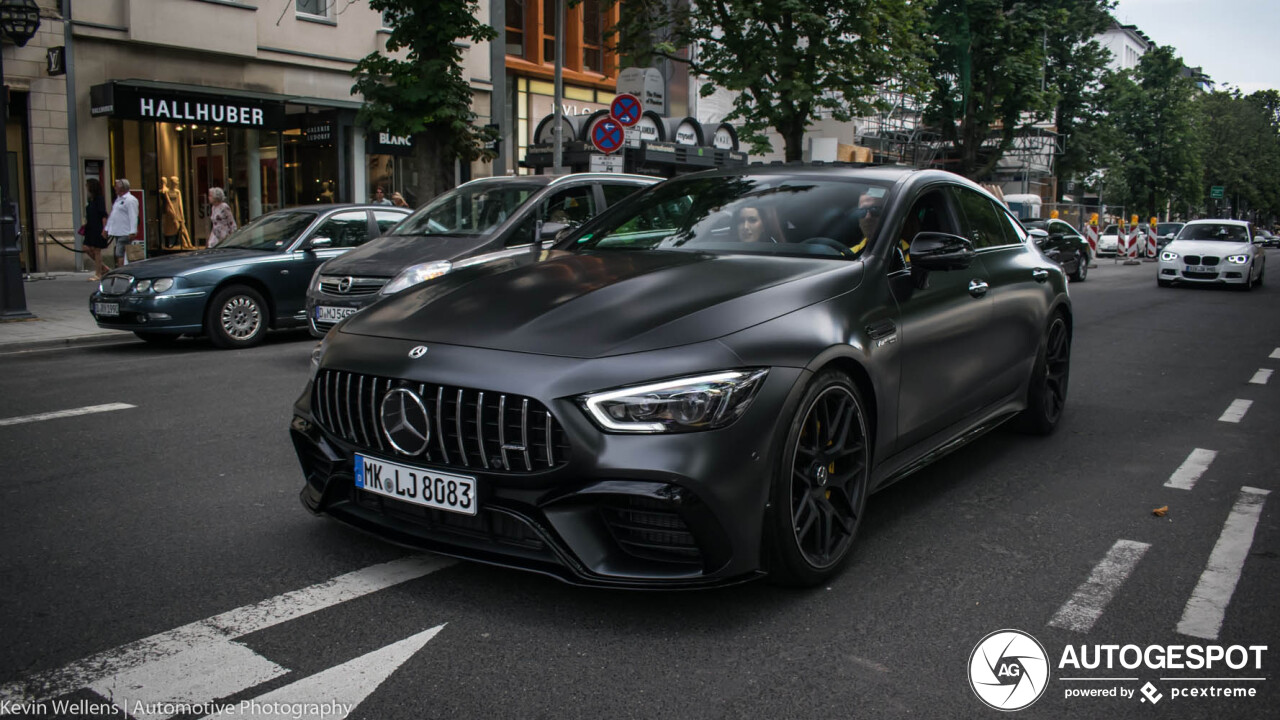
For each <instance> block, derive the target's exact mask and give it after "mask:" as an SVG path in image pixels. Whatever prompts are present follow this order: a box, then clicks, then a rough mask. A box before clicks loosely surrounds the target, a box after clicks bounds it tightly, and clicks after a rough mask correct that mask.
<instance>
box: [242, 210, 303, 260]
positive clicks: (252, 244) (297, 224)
mask: <svg viewBox="0 0 1280 720" xmlns="http://www.w3.org/2000/svg"><path fill="white" fill-rule="evenodd" d="M315 219H316V213H314V212H312V211H308V210H287V211H284V212H274V213H268V214H266V215H263V216H262V217H259V218H258V219H256V220H254V221H253V222H251V223H249V224H247V225H245V226H244V227H242V228H240V229H239V230H236V231H235V232H233V233H231V234H230V235H228V236H227V239H226V240H223V241H222V242H220V243H218V247H219V248H220V249H221V248H245V249H248V250H272V251H276V250H285V249H287V248H288V247H289V246H290V245H292V244H293V241H294V240H295V239H296V238H297V237H298V235H300V234H301V233H302V231H303V230H306V229H307V226H308V225H310V224H311V221H312V220H315Z"/></svg>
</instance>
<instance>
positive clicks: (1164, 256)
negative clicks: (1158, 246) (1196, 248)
mask: <svg viewBox="0 0 1280 720" xmlns="http://www.w3.org/2000/svg"><path fill="white" fill-rule="evenodd" d="M1160 259H1161V260H1163V261H1165V262H1173V261H1174V260H1177V259H1178V253H1176V252H1169V251H1168V250H1165V251H1164V252H1162V253H1160Z"/></svg>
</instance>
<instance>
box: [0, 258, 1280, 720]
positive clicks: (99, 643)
mask: <svg viewBox="0 0 1280 720" xmlns="http://www.w3.org/2000/svg"><path fill="white" fill-rule="evenodd" d="M1270 259H1271V260H1272V261H1273V262H1275V261H1280V255H1276V254H1275V253H1272V257H1271V258H1270ZM1276 272H1280V268H1273V274H1272V278H1274V279H1275V282H1276V283H1277V285H1276V286H1274V287H1273V286H1271V285H1267V286H1264V287H1261V288H1258V289H1257V290H1255V291H1254V292H1252V293H1239V292H1230V291H1223V290H1214V289H1206V290H1202V289H1159V288H1157V287H1156V284H1155V282H1154V267H1153V266H1152V265H1151V264H1144V265H1142V266H1140V267H1126V266H1123V265H1115V264H1113V263H1112V262H1111V261H1110V260H1103V261H1102V262H1101V263H1100V266H1099V267H1098V268H1097V269H1096V270H1094V271H1092V272H1091V274H1090V275H1089V279H1088V281H1087V282H1085V283H1079V284H1073V286H1072V288H1071V294H1072V299H1073V301H1074V304H1075V316H1076V317H1075V339H1074V347H1073V353H1072V368H1071V384H1070V393H1069V400H1068V410H1067V414H1066V416H1065V418H1064V419H1063V422H1062V424H1061V425H1060V426H1059V428H1058V430H1057V432H1056V433H1055V434H1054V435H1052V436H1051V437H1048V438H1027V437H1023V436H1019V435H1015V434H1013V433H1011V432H1004V431H998V432H996V433H993V434H991V435H989V436H987V437H985V438H983V439H982V440H980V441H978V442H977V443H975V444H973V445H970V446H969V447H967V448H965V449H963V450H961V451H959V452H957V453H956V454H954V455H952V456H950V457H948V458H946V459H944V460H942V461H941V462H939V463H937V464H935V465H934V466H932V467H930V468H928V469H926V470H925V471H922V472H920V473H918V474H917V475H915V476H913V477H911V478H909V479H907V480H905V481H903V482H901V483H899V484H897V485H895V486H893V487H892V488H890V489H888V490H886V491H884V492H882V493H880V494H878V495H876V496H874V497H873V498H872V499H871V501H870V504H869V512H870V515H869V517H868V521H867V523H866V524H864V527H863V530H862V535H861V538H860V542H859V545H858V546H857V548H856V551H855V553H854V556H853V557H852V559H851V562H850V563H849V564H848V566H847V568H846V570H845V571H844V572H843V573H842V574H841V575H840V576H839V577H838V578H837V579H836V580H835V581H834V582H832V583H831V585H830V586H829V587H825V588H819V589H816V590H812V591H795V590H786V589H780V588H776V587H772V586H770V585H768V584H766V583H763V582H759V583H753V584H749V585H745V586H739V587H735V588H729V589H723V590H715V591H705V592H684V593H670V594H658V593H636V592H612V591H599V590H583V589H578V588H572V587H568V586H565V585H562V584H560V583H558V582H556V581H554V580H551V579H547V578H543V577H540V576H534V575H527V574H523V573H518V572H515V571H509V570H501V569H495V568H489V567H485V566H480V565H474V564H469V563H454V562H441V561H438V560H436V559H434V558H432V557H431V556H425V557H421V556H414V555H412V554H409V553H406V552H405V551H403V550H401V549H398V548H394V547H391V546H388V545H385V544H383V543H380V542H378V541H376V540H373V539H370V538H367V537H365V536H363V535H360V534H358V533H356V532H354V531H351V530H349V529H346V528H345V527H343V526H340V525H338V524H336V523H333V522H329V521H327V520H323V519H318V518H315V517H312V516H311V515H309V514H308V513H307V512H305V511H304V510H303V508H302V507H301V505H300V504H299V502H298V499H297V493H298V490H299V489H300V487H301V476H300V472H299V470H298V467H297V463H296V460H295V459H294V455H293V450H292V447H291V445H290V443H289V439H288V434H287V426H288V422H289V418H290V406H291V404H292V401H293V400H294V399H295V397H296V396H297V394H298V393H299V392H300V391H301V390H302V388H303V385H304V384H305V381H306V374H307V367H308V359H309V353H310V349H311V346H312V343H311V342H310V341H309V340H307V339H306V338H304V337H303V336H301V335H298V334H282V335H278V336H276V337H273V338H272V340H271V342H269V343H268V344H267V345H265V346H263V347H260V348H256V349H252V350H246V351H229V352H223V351H215V350H213V349H211V347H210V346H209V345H207V344H206V343H203V342H198V341H187V342H184V343H181V344H179V345H178V346H177V347H175V348H155V347H151V346H147V345H144V344H142V343H128V344H122V345H114V346H101V347H93V348H83V349H67V350H58V351H43V352H31V353H19V354H9V355H3V356H0V543H2V545H3V548H4V552H3V554H2V555H0V578H3V583H4V587H5V592H3V593H0V618H3V619H2V620H0V628H3V633H2V636H3V642H0V684H2V685H0V701H4V702H5V703H8V704H7V705H5V706H4V707H0V711H5V710H7V711H8V712H26V711H37V712H39V711H43V714H44V715H46V716H53V715H59V714H61V715H62V716H68V717H69V716H71V715H73V714H75V710H74V709H73V710H65V709H64V710H63V711H62V712H61V713H60V712H59V711H58V710H57V709H55V708H54V706H53V705H51V698H55V697H60V698H62V699H63V700H77V701H80V702H81V703H82V704H81V705H79V706H73V708H75V709H78V710H83V711H86V712H85V713H81V714H80V715H79V716H85V715H86V714H87V715H88V716H99V717H122V715H120V714H118V713H115V714H113V712H114V711H109V710H104V709H103V707H105V706H103V707H99V706H97V705H94V703H100V702H101V699H102V698H104V697H105V698H112V699H115V700H116V701H117V702H122V703H125V704H127V705H128V707H127V710H128V711H129V712H130V714H132V715H134V716H135V717H144V716H145V717H166V716H168V715H172V714H174V713H173V712H172V711H173V710H175V709H176V710H183V709H184V708H182V707H179V708H164V707H146V706H142V707H138V706H135V705H133V704H132V703H133V702H134V701H135V700H136V699H137V698H160V697H185V698H190V699H193V701H194V700H199V699H204V700H211V699H215V698H220V699H223V700H226V701H227V702H229V703H238V702H240V701H247V700H250V699H255V698H267V699H276V700H279V699H292V700H294V701H301V702H312V701H314V702H320V701H323V700H326V699H338V698H346V699H348V700H352V701H354V702H357V703H358V707H357V708H356V709H355V711H354V712H353V713H352V715H351V716H352V717H359V718H379V719H382V718H406V719H408V718H415V719H416V718H435V717H441V718H445V717H448V718H472V717H484V718H599V717H610V718H616V717H624V718H629V717H643V718H650V717H676V718H814V717H849V718H852V717H890V718H905V717H926V718H929V717H998V716H1000V715H1001V713H999V712H998V711H996V710H994V709H991V708H989V707H987V706H986V705H984V704H983V703H982V702H980V701H979V699H978V698H977V696H976V695H975V692H974V691H973V690H972V689H971V687H970V682H969V676H970V673H969V667H970V655H971V653H973V652H974V649H975V646H976V645H977V644H978V643H979V641H981V640H983V638H984V637H985V636H987V635H988V634H990V633H992V632H994V631H997V630H1001V629H1005V628H1015V629H1019V630H1022V631H1024V632H1026V633H1029V634H1030V635H1032V636H1033V637H1034V638H1035V639H1037V640H1038V641H1039V643H1040V644H1041V645H1042V646H1043V648H1044V651H1045V652H1046V654H1047V657H1048V666H1049V667H1050V677H1049V679H1048V680H1047V681H1045V683H1044V685H1045V688H1046V689H1045V691H1044V693H1043V695H1042V696H1041V697H1040V698H1039V700H1038V701H1037V702H1036V703H1035V704H1034V705H1031V706H1030V707H1029V708H1027V709H1025V710H1021V711H1020V712H1017V713H1014V714H1015V715H1017V716H1024V717H1029V718H1031V717H1035V718H1040V717H1079V718H1092V717H1118V718H1130V717H1132V718H1146V717H1162V718H1168V717H1176V718H1198V717H1204V718H1209V717H1213V718H1227V717H1264V716H1267V717H1273V716H1274V715H1272V714H1271V713H1273V712H1274V707H1275V705H1276V703H1277V701H1278V700H1280V687H1278V685H1280V679H1277V677H1276V673H1275V668H1276V667H1277V662H1278V661H1277V653H1280V612H1277V610H1278V609H1280V563H1278V559H1280V554H1278V553H1280V521H1278V518H1280V511H1278V510H1277V506H1278V505H1280V493H1274V492H1273V494H1272V495H1271V496H1269V497H1268V496H1265V495H1262V494H1259V493H1256V492H1251V491H1248V490H1243V491H1242V488H1254V489H1258V490H1262V491H1275V490H1277V489H1280V478H1278V477H1277V470H1276V469H1277V467H1280V443H1278V442H1276V440H1275V428H1277V427H1280V422H1278V421H1280V388H1278V387H1277V385H1280V378H1271V379H1269V381H1268V382H1266V383H1265V384H1262V383H1259V382H1250V381H1251V380H1253V379H1260V378H1258V377H1257V376H1258V371H1259V370H1263V369H1280V352H1278V351H1277V348H1278V347H1280V303H1278V302H1277V298H1280V275H1276V274H1274V273H1276ZM1273 353H1275V354H1276V357H1271V356H1272V354H1273ZM1264 374H1265V373H1264ZM1236 400H1247V401H1252V404H1251V405H1250V406H1249V407H1248V409H1247V410H1246V411H1245V413H1244V415H1243V417H1242V418H1240V420H1239V422H1227V421H1223V420H1220V419H1219V418H1220V416H1222V415H1223V414H1224V412H1225V411H1227V410H1228V407H1229V406H1232V405H1233V403H1234V401H1236ZM108 403H127V404H130V405H133V406H134V407H132V408H128V409H121V410H114V411H106V412H98V413H93V414H82V415H75V416H70V417H59V418H53V419H46V420H40V421H31V422H20V423H8V424H6V423H5V422H4V420H5V419H6V418H20V417H25V416H31V415H37V414H40V413H48V412H53V411H61V410H70V409H75V408H83V407H86V406H97V405H103V404H108ZM1237 407H1240V406H1239V405H1237ZM1197 449H1200V450H1202V451H1211V452H1212V460H1211V461H1210V462H1209V464H1208V468H1207V470H1206V471H1205V472H1203V474H1201V475H1199V476H1198V477H1196V478H1195V481H1194V485H1193V486H1192V487H1190V489H1182V488H1174V487H1167V486H1166V482H1169V481H1171V478H1173V477H1174V476H1175V474H1176V471H1178V469H1179V467H1180V466H1182V465H1184V463H1185V462H1186V461H1188V459H1189V457H1191V456H1192V454H1193V451H1195V450H1197ZM1196 457H1200V458H1204V457H1206V454H1205V453H1203V452H1202V453H1200V454H1198V455H1196ZM1190 475H1194V473H1188V472H1186V471H1184V472H1183V473H1179V474H1178V477H1180V478H1184V477H1190ZM1161 507H1167V513H1166V514H1165V515H1164V516H1163V517H1157V516H1156V515H1153V513H1152V510H1153V509H1156V508H1161ZM1251 517H1252V521H1251V520H1250V518H1251ZM1251 522H1253V523H1256V530H1252V537H1251V538H1250V537H1247V534H1246V533H1245V532H1244V530H1249V529H1251V527H1252V526H1251V524H1250V523H1251ZM1224 528H1225V530H1224ZM386 563H392V564H391V565H386ZM1236 567H1239V568H1241V569H1240V572H1239V580H1238V584H1235V586H1234V587H1233V588H1232V587H1227V586H1228V585H1230V584H1231V582H1230V581H1231V580H1232V578H1233V577H1234V575H1233V572H1234V571H1233V568H1236ZM348 573H353V575H350V576H348V577H347V578H344V579H340V580H338V581H337V582H330V581H331V580H333V579H334V578H339V576H343V575H344V574H348ZM397 573H399V574H397ZM1224 595H1225V600H1222V598H1223V597H1224ZM1193 596H1194V597H1196V598H1198V599H1197V600H1196V601H1194V602H1190V603H1189V601H1191V600H1192V598H1193ZM1073 598H1074V600H1073ZM1214 598H1218V600H1215V599H1214ZM1215 602H1217V603H1218V605H1220V606H1225V611H1224V613H1223V614H1222V616H1221V619H1222V622H1221V627H1220V630H1216V631H1215V632H1216V638H1214V637H1196V636H1193V635H1189V634H1187V633H1185V632H1179V627H1180V623H1184V620H1186V619H1187V618H1190V621H1191V623H1192V625H1195V623H1196V622H1200V623H1201V624H1202V625H1203V623H1204V622H1205V620H1204V618H1206V617H1208V618H1209V620H1208V622H1209V625H1210V626H1212V625H1213V622H1212V618H1213V615H1214V613H1213V607H1214V603H1215ZM1064 605H1066V606H1067V608H1066V609H1065V610H1064ZM1189 605H1190V606H1191V609H1190V610H1188V606H1189ZM249 606H253V607H249ZM215 616H218V617H217V618H215ZM1184 616H1186V617H1184ZM210 618H215V619H213V620H208V619H210ZM1187 627H1190V626H1184V630H1185V629H1187ZM175 629H177V631H176V632H170V631H175ZM1211 629H1212V627H1211ZM427 631H434V634H431V632H427ZM144 638H151V639H150V640H148V641H147V642H145V643H142V644H139V643H138V642H137V641H139V640H142V639H144ZM406 639H409V640H406ZM402 641H405V642H402ZM1100 645H1118V646H1124V645H1136V646H1138V647H1139V648H1142V649H1145V648H1147V647H1148V646H1153V645H1154V646H1159V647H1163V646H1167V645H1181V646H1188V645H1198V646H1219V645H1220V646H1224V647H1230V646H1234V645H1238V646H1244V647H1248V646H1267V648H1268V649H1267V650H1265V651H1257V652H1256V653H1255V654H1256V655H1258V656H1260V657H1261V667H1257V666H1255V665H1252V664H1250V665H1248V666H1247V667H1241V668H1231V667H1228V666H1226V664H1225V662H1224V661H1221V660H1220V661H1218V662H1217V664H1216V665H1214V667H1212V668H1210V669H1199V670H1193V669H1185V668H1184V669H1177V670H1174V669H1153V668H1150V667H1146V666H1143V667H1138V668H1134V669H1129V668H1124V667H1122V666H1121V665H1120V664H1118V663H1117V664H1116V666H1115V667H1113V668H1111V669H1107V668H1105V667H1103V668H1099V669H1093V668H1085V667H1080V668H1076V667H1070V666H1068V667H1064V666H1063V665H1062V663H1061V659H1062V657H1063V655H1064V652H1065V651H1066V649H1067V647H1068V646H1071V647H1072V648H1074V649H1076V650H1077V651H1079V650H1080V649H1081V647H1082V646H1084V652H1085V653H1095V652H1096V646H1100ZM1241 652H1244V651H1241ZM1236 657H1237V658H1238V657H1239V654H1238V653H1237V655H1236ZM86 658H89V659H90V660H89V661H88V662H82V661H83V660H85V659H86ZM1250 658H1251V659H1252V658H1253V655H1251V656H1250ZM1033 663H1034V660H1027V661H1025V662H1024V667H1023V670H1028V667H1029V666H1030V665H1032V664H1033ZM1034 674H1035V673H1034V672H1033V671H1031V670H1028V678H1030V677H1031V675H1034ZM384 677H385V679H384ZM1097 677H1107V678H1121V677H1123V678H1128V679H1125V680H1105V681H1104V680H1086V679H1085V678H1097ZM370 678H373V679H372V680H371V679H370ZM1162 678H1165V679H1162ZM1170 678H1172V679H1170ZM1209 678H1227V679H1225V680H1209ZM1241 678H1255V679H1248V680H1245V679H1241ZM379 682H380V683H381V684H378V683H379ZM1147 683H1151V686H1152V688H1153V689H1152V692H1151V695H1149V696H1147V697H1144V696H1143V694H1142V692H1141V688H1142V687H1143V686H1144V685H1145V684H1147ZM90 687H91V688H92V690H90V689H87V688H90ZM1010 687H1013V686H1012V685H1011V686H1010ZM1215 687H1216V688H1244V689H1245V690H1246V691H1248V690H1249V689H1252V690H1253V692H1254V693H1255V695H1254V697H1245V698H1225V697H1208V698H1186V697H1174V695H1175V693H1179V692H1185V691H1187V690H1189V689H1192V688H1196V689H1201V690H1205V689H1212V688H1215ZM1112 689H1117V691H1124V692H1128V693H1136V694H1135V695H1131V696H1130V697H1123V698H1122V697H1105V696H1104V697H1084V698H1082V697H1070V698H1069V697H1066V695H1067V693H1068V692H1070V691H1079V690H1100V691H1111V690H1112ZM1154 696H1158V697H1156V698H1155V701H1154V702H1152V701H1151V699H1150V698H1151V697H1154ZM23 700H25V701H26V703H27V704H21V702H20V701H23ZM35 701H41V702H40V703H39V704H31V703H33V702H35ZM264 702H265V700H264ZM236 707H240V706H236ZM289 707H290V706H287V705H286V706H285V708H286V709H288V708H289ZM299 707H300V706H295V707H293V709H299ZM185 709H186V710H195V712H194V713H193V714H187V715H182V713H178V714H179V715H180V716H185V717H200V716H202V715H204V714H207V712H206V710H207V708H191V707H187V708H185ZM88 711H96V712H88ZM270 712H271V711H268V710H259V716H271V715H270ZM275 716H276V717H279V716H280V715H275ZM285 716H287V715H285Z"/></svg>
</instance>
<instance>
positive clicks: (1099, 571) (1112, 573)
mask: <svg viewBox="0 0 1280 720" xmlns="http://www.w3.org/2000/svg"><path fill="white" fill-rule="evenodd" d="M1150 547H1151V546H1150V545H1149V544H1147V543H1142V542H1137V541H1134V540H1117V541H1116V544H1115V545H1112V546H1111V549H1110V550H1108V551H1107V555H1106V557H1104V558H1102V561H1101V562H1099V563H1098V564H1097V566H1095V567H1094V568H1093V572H1091V573H1090V574H1089V579H1088V580H1085V581H1084V584H1082V585H1081V586H1080V587H1078V588H1076V591H1075V592H1074V593H1073V594H1072V595H1071V598H1070V599H1069V600H1067V602H1066V603H1064V604H1063V605H1062V607H1060V608H1058V612H1056V613H1054V615H1053V619H1052V620H1050V621H1049V624H1050V625H1051V626H1053V627H1056V628H1062V629H1064V630H1073V631H1075V632H1081V633H1083V632H1089V630H1090V629H1091V628H1092V627H1093V624H1094V623H1095V622H1097V621H1098V618H1099V617H1101V616H1102V611H1103V610H1105V609H1106V607H1107V603H1109V602H1111V598H1112V597H1113V596H1114V595H1115V594H1116V590H1118V589H1119V588H1120V586H1121V585H1122V584H1124V581H1125V580H1127V579H1128V577H1129V575H1130V573H1132V572H1133V569H1134V567H1136V566H1137V564H1138V561H1139V560H1141V559H1142V556H1143V555H1145V554H1146V552H1147V549H1148V548H1150Z"/></svg>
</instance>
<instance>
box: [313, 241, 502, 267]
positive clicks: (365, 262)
mask: <svg viewBox="0 0 1280 720" xmlns="http://www.w3.org/2000/svg"><path fill="white" fill-rule="evenodd" d="M491 239H492V236H489V235H479V236H477V235H384V236H382V237H380V238H375V239H373V240H370V241H369V242H367V243H365V244H363V245H361V246H360V247H357V248H355V249H354V250H351V251H350V252H347V253H344V254H343V255H341V256H339V257H336V258H333V259H332V260H330V261H328V262H326V263H325V264H324V270H323V272H324V273H325V274H326V275H362V276H365V277H391V276H393V275H395V274H396V273H398V272H400V271H401V270H403V269H405V268H406V267H408V266H410V265H414V264H416V263H424V262H433V261H435V260H455V259H457V258H459V257H463V256H465V255H468V254H470V253H472V252H474V251H475V250H476V249H477V248H479V247H480V246H482V245H484V244H485V243H487V242H489V240H491Z"/></svg>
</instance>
